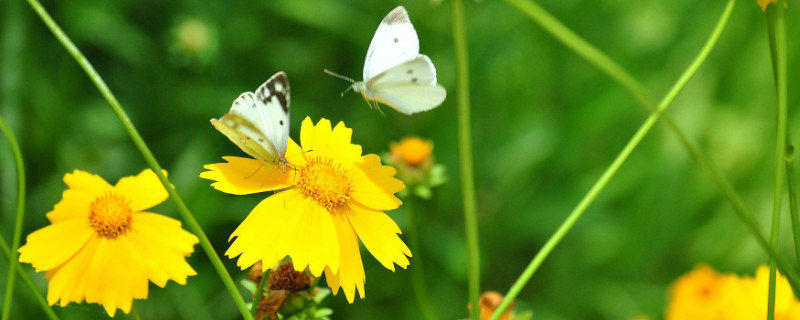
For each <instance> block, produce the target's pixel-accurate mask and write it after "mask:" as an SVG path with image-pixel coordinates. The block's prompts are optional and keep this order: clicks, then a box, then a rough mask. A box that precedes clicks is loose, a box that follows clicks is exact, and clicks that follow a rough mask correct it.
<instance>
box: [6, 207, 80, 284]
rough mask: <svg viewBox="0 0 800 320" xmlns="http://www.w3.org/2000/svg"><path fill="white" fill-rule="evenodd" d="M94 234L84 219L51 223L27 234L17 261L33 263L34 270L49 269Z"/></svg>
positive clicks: (67, 257) (64, 260)
mask: <svg viewBox="0 0 800 320" xmlns="http://www.w3.org/2000/svg"><path fill="white" fill-rule="evenodd" d="M92 235H94V230H93V229H91V228H90V227H89V223H88V222H87V221H86V220H78V219H72V220H67V221H63V222H60V223H56V224H52V225H49V226H47V227H44V228H42V229H39V230H36V231H34V232H33V233H31V234H29V235H28V238H27V243H26V244H25V245H24V246H22V247H21V248H19V253H20V256H19V261H20V262H26V263H30V264H32V265H33V267H34V268H35V269H36V272H40V271H44V270H50V269H53V268H56V267H58V266H60V265H61V264H63V263H65V262H66V261H67V260H68V259H70V258H72V256H74V255H75V254H76V253H77V252H78V251H79V250H81V248H82V247H83V246H84V245H85V244H86V242H87V241H89V239H90V238H91V237H92Z"/></svg>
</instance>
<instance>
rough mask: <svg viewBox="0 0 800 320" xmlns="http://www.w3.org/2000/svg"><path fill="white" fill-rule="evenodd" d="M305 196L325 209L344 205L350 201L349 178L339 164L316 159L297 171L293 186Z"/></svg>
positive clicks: (328, 160)
mask: <svg viewBox="0 0 800 320" xmlns="http://www.w3.org/2000/svg"><path fill="white" fill-rule="evenodd" d="M295 186H296V187H297V188H298V189H300V190H301V191H302V192H303V193H304V194H305V195H306V196H309V197H311V198H313V199H314V200H317V202H319V204H321V205H322V206H323V207H325V208H327V209H331V208H334V207H338V206H340V205H342V204H345V203H346V202H347V200H349V199H350V190H352V185H351V182H350V177H349V174H348V172H347V170H345V169H344V168H342V166H341V164H339V163H334V162H333V160H331V159H327V158H325V159H323V158H321V157H316V158H313V159H311V161H309V162H308V163H307V164H306V165H305V166H304V167H302V168H300V169H299V170H298V178H297V184H296V185H295Z"/></svg>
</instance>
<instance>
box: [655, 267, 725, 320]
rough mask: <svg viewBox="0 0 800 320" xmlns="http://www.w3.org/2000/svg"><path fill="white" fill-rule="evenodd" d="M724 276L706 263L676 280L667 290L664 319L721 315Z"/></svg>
mask: <svg viewBox="0 0 800 320" xmlns="http://www.w3.org/2000/svg"><path fill="white" fill-rule="evenodd" d="M724 280H725V277H724V276H723V275H721V274H719V273H717V271H715V270H714V269H713V268H711V267H709V266H708V265H705V264H701V265H699V266H697V267H695V268H694V270H692V271H691V272H689V273H687V274H685V275H683V276H681V277H680V278H678V280H675V283H673V284H672V286H671V287H670V291H669V300H670V303H669V305H668V306H667V319H668V320H669V319H720V315H721V314H722V312H723V310H724V308H723V306H721V301H722V295H723V292H722V291H721V287H722V283H723V282H724Z"/></svg>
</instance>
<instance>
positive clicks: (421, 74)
mask: <svg viewBox="0 0 800 320" xmlns="http://www.w3.org/2000/svg"><path fill="white" fill-rule="evenodd" d="M325 72H326V73H328V74H331V75H333V76H336V77H339V78H341V79H345V80H348V81H350V82H353V85H352V86H351V87H350V88H352V89H353V91H356V92H360V93H361V94H362V95H363V96H364V99H366V100H367V103H369V105H370V107H372V106H373V103H374V105H375V107H377V106H378V102H381V103H384V104H386V105H389V106H390V107H392V108H394V109H395V110H397V111H399V112H402V113H404V114H407V115H410V114H413V113H416V112H421V111H428V110H431V109H433V108H436V107H438V106H439V105H440V104H442V102H443V101H444V98H445V96H447V91H445V89H444V87H442V86H441V85H440V84H437V83H436V68H435V67H434V66H433V63H432V62H431V59H430V58H428V56H426V55H424V54H420V53H419V38H418V37H417V32H416V31H415V30H414V26H413V25H411V21H410V20H409V19H408V12H406V9H405V8H403V7H402V6H399V7H397V8H394V10H392V11H391V12H389V14H388V15H386V17H385V18H383V21H381V24H380V25H379V26H378V30H377V31H375V36H373V37H372V42H371V43H370V44H369V50H368V51H367V59H366V60H365V61H364V81H362V82H356V81H355V80H353V79H350V78H347V77H344V76H341V75H338V74H335V73H333V72H330V71H328V70H325Z"/></svg>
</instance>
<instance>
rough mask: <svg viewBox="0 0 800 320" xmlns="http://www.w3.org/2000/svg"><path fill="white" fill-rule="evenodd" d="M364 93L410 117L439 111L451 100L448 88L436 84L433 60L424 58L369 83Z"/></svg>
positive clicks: (419, 57)
mask: <svg viewBox="0 0 800 320" xmlns="http://www.w3.org/2000/svg"><path fill="white" fill-rule="evenodd" d="M364 93H365V95H366V96H367V98H368V99H371V100H375V101H378V102H381V103H384V104H386V105H388V106H390V107H392V108H394V109H395V110H397V111H399V112H402V113H405V114H407V115H410V114H413V113H416V112H422V111H428V110H431V109H433V108H436V107H438V106H439V105H440V104H442V102H443V101H444V99H445V97H446V96H447V91H446V90H445V89H444V87H442V86H441V85H440V84H437V83H436V68H435V67H434V66H433V63H432V62H431V59H430V58H428V57H427V56H425V55H422V54H421V55H418V56H417V58H416V59H413V60H411V61H408V62H406V63H403V64H400V65H397V66H395V67H394V68H391V69H389V70H386V71H385V72H384V73H382V74H380V75H378V76H377V77H375V78H373V79H372V80H370V81H368V82H367V83H366V85H365V90H364Z"/></svg>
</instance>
